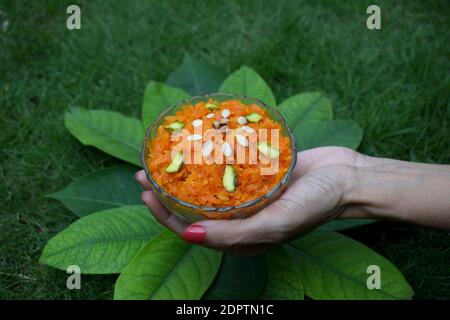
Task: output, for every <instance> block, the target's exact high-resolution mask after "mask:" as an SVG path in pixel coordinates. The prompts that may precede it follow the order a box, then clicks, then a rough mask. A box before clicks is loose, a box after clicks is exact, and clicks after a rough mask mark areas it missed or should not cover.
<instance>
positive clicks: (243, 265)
mask: <svg viewBox="0 0 450 320" xmlns="http://www.w3.org/2000/svg"><path fill="white" fill-rule="evenodd" d="M266 278H267V270H266V265H265V261H264V257H263V256H257V257H237V256H234V255H231V254H225V255H224V256H223V260H222V265H221V267H220V271H219V273H218V275H217V277H216V279H215V280H214V282H213V284H212V285H211V286H210V287H209V289H208V291H207V292H206V293H205V295H204V296H203V299H215V300H230V299H231V300H233V299H234V300H238V299H239V300H243V299H253V300H254V299H257V298H259V297H260V296H261V292H262V291H263V289H264V285H265V283H266ZM243 284H245V285H243Z"/></svg>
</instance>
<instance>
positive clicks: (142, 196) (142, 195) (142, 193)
mask: <svg viewBox="0 0 450 320" xmlns="http://www.w3.org/2000/svg"><path fill="white" fill-rule="evenodd" d="M144 193H145V191H143V192H141V201H142V202H144Z"/></svg>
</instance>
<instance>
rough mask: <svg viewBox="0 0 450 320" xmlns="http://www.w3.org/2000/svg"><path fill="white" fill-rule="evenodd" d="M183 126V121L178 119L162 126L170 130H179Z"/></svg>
mask: <svg viewBox="0 0 450 320" xmlns="http://www.w3.org/2000/svg"><path fill="white" fill-rule="evenodd" d="M183 127H184V123H183V122H180V121H174V122H172V123H171V124H169V125H167V126H165V127H164V128H166V129H168V130H170V131H172V132H173V131H177V130H180V129H181V128H183Z"/></svg>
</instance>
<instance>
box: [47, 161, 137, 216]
mask: <svg viewBox="0 0 450 320" xmlns="http://www.w3.org/2000/svg"><path fill="white" fill-rule="evenodd" d="M135 172H136V167H134V166H130V165H121V166H114V167H111V168H106V169H100V170H97V171H94V172H91V173H88V174H87V175H85V176H83V177H81V178H80V179H78V180H76V181H74V182H72V183H71V184H69V185H68V186H67V187H66V188H64V189H63V190H60V191H58V192H55V193H52V194H50V195H49V197H51V198H55V199H58V200H60V201H61V202H62V203H64V205H65V206H66V207H67V208H68V209H70V210H71V211H73V212H74V213H75V214H77V215H78V216H80V217H82V216H85V215H87V214H89V213H92V212H97V211H101V210H105V209H110V208H116V207H121V206H126V205H133V204H141V203H142V201H141V199H140V197H139V195H140V193H141V192H142V189H141V187H140V186H139V185H138V183H137V182H136V181H135V179H134V173H135Z"/></svg>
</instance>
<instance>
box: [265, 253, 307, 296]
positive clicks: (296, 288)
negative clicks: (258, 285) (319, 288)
mask: <svg viewBox="0 0 450 320" xmlns="http://www.w3.org/2000/svg"><path fill="white" fill-rule="evenodd" d="M266 260H267V266H268V271H269V274H268V278H267V285H266V288H265V290H264V294H263V295H262V298H263V299H270V300H275V299H286V300H303V299H304V298H305V295H304V290H303V282H302V277H301V273H300V270H299V266H298V265H297V264H296V263H295V261H294V260H293V259H292V257H291V254H290V253H289V252H288V250H287V249H285V248H284V247H279V248H277V249H276V250H274V251H272V252H271V253H269V254H268V255H267V256H266Z"/></svg>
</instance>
